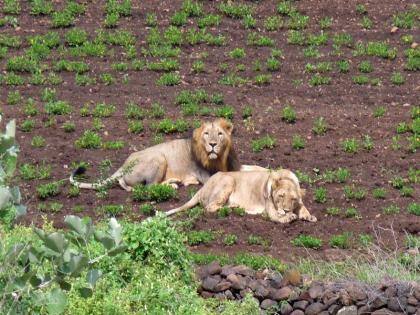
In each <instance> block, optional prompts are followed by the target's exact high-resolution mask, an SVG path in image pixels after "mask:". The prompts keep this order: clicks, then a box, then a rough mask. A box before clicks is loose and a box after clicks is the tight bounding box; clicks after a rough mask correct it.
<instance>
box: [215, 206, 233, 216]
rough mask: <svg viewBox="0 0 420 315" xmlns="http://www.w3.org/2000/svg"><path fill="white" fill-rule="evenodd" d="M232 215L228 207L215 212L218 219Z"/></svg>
mask: <svg viewBox="0 0 420 315" xmlns="http://www.w3.org/2000/svg"><path fill="white" fill-rule="evenodd" d="M231 213H232V208H230V207H221V208H219V209H218V210H217V217H218V218H226V217H228V216H229V215H230V214H231Z"/></svg>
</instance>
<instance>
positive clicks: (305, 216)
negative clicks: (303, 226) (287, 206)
mask: <svg viewBox="0 0 420 315" xmlns="http://www.w3.org/2000/svg"><path fill="white" fill-rule="evenodd" d="M298 218H299V219H301V220H305V221H309V222H316V221H318V219H317V218H316V217H315V216H313V215H311V214H310V213H309V211H308V209H306V207H305V206H304V205H303V204H302V205H301V207H300V208H299V210H298Z"/></svg>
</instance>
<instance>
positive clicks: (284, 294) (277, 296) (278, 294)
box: [270, 287, 293, 301]
mask: <svg viewBox="0 0 420 315" xmlns="http://www.w3.org/2000/svg"><path fill="white" fill-rule="evenodd" d="M292 292H293V291H292V289H290V288H289V287H284V288H281V289H278V290H276V289H271V290H270V298H272V299H273V300H276V301H281V300H287V299H288V298H289V296H290V295H291V294H292Z"/></svg>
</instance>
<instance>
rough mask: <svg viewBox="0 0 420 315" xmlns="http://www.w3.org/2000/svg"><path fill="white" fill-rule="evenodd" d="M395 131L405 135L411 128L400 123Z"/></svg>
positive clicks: (404, 123)
mask: <svg viewBox="0 0 420 315" xmlns="http://www.w3.org/2000/svg"><path fill="white" fill-rule="evenodd" d="M395 129H396V130H395V131H396V132H397V133H398V134H403V133H406V132H409V131H410V126H409V125H408V124H407V123H406V122H400V123H398V125H397V127H396V128H395Z"/></svg>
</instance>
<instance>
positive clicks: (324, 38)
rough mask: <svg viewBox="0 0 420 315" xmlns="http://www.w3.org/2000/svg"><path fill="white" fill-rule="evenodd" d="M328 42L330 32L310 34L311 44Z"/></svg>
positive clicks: (308, 42) (325, 43)
mask: <svg viewBox="0 0 420 315" xmlns="http://www.w3.org/2000/svg"><path fill="white" fill-rule="evenodd" d="M327 43H328V34H327V33H325V32H323V31H321V32H320V33H319V34H318V35H316V34H308V39H307V44H308V45H310V46H321V45H327Z"/></svg>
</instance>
